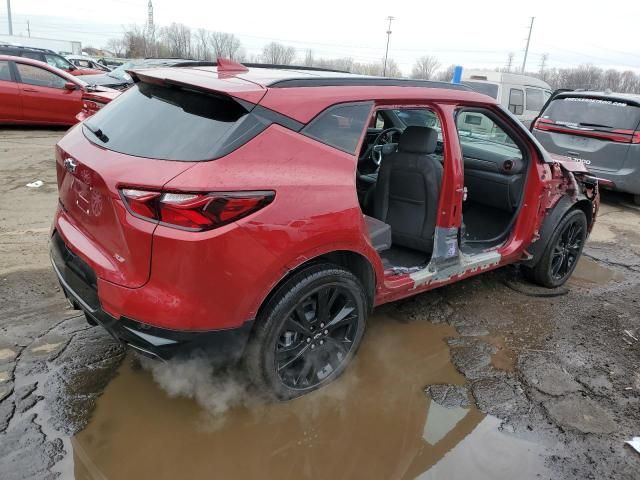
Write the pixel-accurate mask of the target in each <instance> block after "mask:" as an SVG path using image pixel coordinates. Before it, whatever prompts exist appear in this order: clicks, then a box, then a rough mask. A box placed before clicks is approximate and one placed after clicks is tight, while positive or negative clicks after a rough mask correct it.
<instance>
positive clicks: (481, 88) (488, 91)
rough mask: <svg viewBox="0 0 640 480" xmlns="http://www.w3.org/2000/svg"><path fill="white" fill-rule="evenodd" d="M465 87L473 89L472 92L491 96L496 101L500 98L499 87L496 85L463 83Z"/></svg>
mask: <svg viewBox="0 0 640 480" xmlns="http://www.w3.org/2000/svg"><path fill="white" fill-rule="evenodd" d="M462 83H463V84H464V85H466V86H468V87H471V89H472V90H474V91H476V92H478V93H483V94H485V95H489V96H490V97H493V98H495V99H497V98H498V85H496V84H494V83H484V82H462Z"/></svg>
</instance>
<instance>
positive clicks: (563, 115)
mask: <svg viewBox="0 0 640 480" xmlns="http://www.w3.org/2000/svg"><path fill="white" fill-rule="evenodd" d="M542 118H545V119H548V120H553V121H554V122H555V123H557V124H561V125H566V126H568V127H592V128H598V127H599V128H620V129H625V130H636V129H637V128H638V123H640V108H638V107H636V106H633V105H629V104H628V103H626V102H619V101H613V100H606V99H600V98H587V97H569V98H561V99H557V100H553V101H552V102H551V103H550V104H549V106H548V107H547V109H546V110H545V111H544V112H543V114H542Z"/></svg>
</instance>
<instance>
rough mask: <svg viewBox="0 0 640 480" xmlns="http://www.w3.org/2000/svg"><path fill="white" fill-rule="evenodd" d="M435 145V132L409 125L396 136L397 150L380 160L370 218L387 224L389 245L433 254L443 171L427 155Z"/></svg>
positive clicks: (436, 134)
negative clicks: (389, 235) (389, 231)
mask: <svg viewBox="0 0 640 480" xmlns="http://www.w3.org/2000/svg"><path fill="white" fill-rule="evenodd" d="M437 145H438V132H437V131H436V130H435V129H433V128H429V127H416V126H410V127H407V128H406V129H405V130H404V132H403V133H402V135H401V136H400V140H399V142H398V151H397V152H394V153H391V154H389V155H386V156H385V157H384V158H383V160H382V164H381V165H380V171H379V173H378V181H377V184H376V189H375V193H374V200H373V201H374V203H373V214H374V215H373V216H374V217H376V218H377V219H379V220H381V221H383V222H384V223H386V224H389V225H391V234H392V239H393V245H400V246H403V247H407V248H412V249H414V250H419V251H421V252H426V253H431V252H432V251H433V235H434V232H435V226H436V217H437V210H438V201H439V199H440V185H441V183H442V172H443V168H442V165H441V164H440V162H439V161H438V160H437V159H436V158H435V157H432V156H431V154H432V153H434V152H435V150H436V147H437Z"/></svg>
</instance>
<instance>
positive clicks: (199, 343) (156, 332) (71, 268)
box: [50, 233, 253, 364]
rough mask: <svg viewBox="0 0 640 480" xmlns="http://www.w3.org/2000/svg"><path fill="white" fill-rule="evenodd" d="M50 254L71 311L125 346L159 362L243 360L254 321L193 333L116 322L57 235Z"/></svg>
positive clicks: (93, 280)
mask: <svg viewBox="0 0 640 480" xmlns="http://www.w3.org/2000/svg"><path fill="white" fill-rule="evenodd" d="M50 254H51V264H52V266H53V270H54V272H55V273H56V276H57V277H58V281H59V282H60V286H61V287H62V290H63V292H64V294H65V296H66V297H67V299H68V300H69V301H70V303H71V304H72V305H73V306H74V308H77V309H80V310H82V311H84V312H85V314H86V315H87V317H88V320H89V321H93V322H95V323H96V324H99V325H101V326H102V327H103V328H105V329H106V330H107V331H108V332H109V333H110V334H111V336H112V337H113V338H115V339H116V340H117V341H119V342H120V343H122V344H124V345H125V346H128V347H131V348H132V349H134V350H136V351H138V352H140V353H142V354H144V355H146V356H148V357H152V358H156V359H160V360H168V359H170V358H174V357H180V356H186V355H189V354H193V353H195V352H196V351H197V352H202V353H203V354H205V355H207V357H208V358H210V359H211V360H212V361H213V362H214V363H216V364H227V363H233V362H235V361H237V360H238V359H239V358H240V357H241V356H242V354H243V352H244V348H245V346H246V344H247V340H248V338H249V334H250V332H251V328H252V326H253V321H247V322H244V323H243V324H242V325H241V326H240V327H238V328H233V329H226V330H208V331H193V330H171V329H166V328H160V327H155V326H152V325H148V324H145V323H142V322H139V321H137V320H134V319H131V318H127V317H124V316H120V317H119V318H115V317H113V316H111V315H109V314H108V313H106V312H105V311H104V310H103V309H102V308H101V305H100V300H99V297H98V292H97V288H96V277H95V274H94V273H93V271H92V270H91V268H90V267H89V266H88V265H87V264H86V263H85V262H84V261H82V259H80V258H79V257H78V256H76V255H75V254H73V252H71V251H70V250H69V249H68V248H67V247H66V245H65V244H64V241H63V240H62V238H61V237H60V236H59V235H58V234H57V233H54V234H53V236H52V238H51V252H50Z"/></svg>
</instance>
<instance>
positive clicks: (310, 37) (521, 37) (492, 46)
mask: <svg viewBox="0 0 640 480" xmlns="http://www.w3.org/2000/svg"><path fill="white" fill-rule="evenodd" d="M147 1H148V0H99V1H84V2H78V1H75V0H46V1H45V0H11V5H12V13H13V19H14V34H16V33H17V34H21V33H24V34H25V35H26V30H27V27H26V21H27V20H29V21H30V24H31V35H32V36H34V37H35V36H38V37H45V38H56V39H64V40H80V41H82V43H83V45H84V46H87V45H93V46H103V45H104V43H105V42H106V41H107V40H108V39H109V38H111V37H114V36H118V35H119V34H121V32H122V30H123V27H125V26H127V25H130V24H133V23H137V24H139V25H142V24H144V23H145V22H146V15H147ZM590 3H591V2H589V3H587V2H584V1H580V2H578V1H566V0H565V1H562V0H536V1H527V2H515V1H503V0H451V1H446V2H434V1H430V0H421V1H414V0H402V1H398V0H395V1H378V0H369V1H367V2H355V1H349V0H322V1H319V2H311V1H305V0H295V1H294V0H262V1H256V0H241V1H236V2H230V1H224V2H218V1H215V0H209V1H203V0H154V1H153V6H154V19H155V23H156V25H159V26H162V25H167V24H169V23H171V22H180V23H184V24H186V25H188V26H190V27H192V28H206V29H207V30H217V31H224V32H230V33H234V34H236V35H237V36H238V37H239V38H240V40H241V41H242V43H243V45H244V47H245V50H246V51H247V52H248V53H250V54H251V53H259V51H260V50H261V47H262V45H264V44H265V43H267V42H269V41H271V40H277V41H281V42H282V43H286V44H289V45H292V46H294V47H296V49H297V50H298V55H299V57H303V56H304V53H305V52H306V50H307V49H312V50H313V51H314V54H315V56H316V57H326V58H332V57H347V56H348V57H353V58H354V59H355V60H356V61H360V62H372V61H376V60H377V59H380V58H381V57H383V56H384V49H385V42H386V34H385V31H386V30H387V25H386V20H385V17H387V16H389V15H392V16H394V17H396V20H395V21H394V22H393V26H392V31H393V34H392V35H391V43H390V48H389V56H390V58H393V59H394V60H396V61H397V62H398V64H399V65H400V68H401V69H402V70H403V72H405V73H407V74H408V73H409V72H410V71H411V66H412V64H413V62H414V60H415V58H417V57H419V56H421V55H425V54H428V55H433V56H435V57H437V58H438V59H439V60H440V62H441V63H442V65H443V66H446V65H449V64H453V63H455V64H461V65H464V66H467V67H487V68H495V67H501V66H504V65H505V62H506V58H507V54H508V53H509V52H513V53H514V54H515V64H516V65H518V66H520V65H521V63H522V58H523V53H524V47H525V43H526V36H527V33H528V26H529V18H530V17H531V16H535V17H536V19H535V24H534V30H533V37H532V40H531V47H530V53H529V61H528V63H527V67H528V69H529V70H534V69H538V68H539V63H540V57H541V55H542V54H543V53H548V54H549V65H550V66H557V67H569V66H575V65H578V64H580V63H592V64H594V65H597V66H601V67H605V68H607V67H614V68H619V69H631V70H634V71H636V72H640V42H638V41H637V37H636V36H635V35H636V34H637V32H638V21H639V20H640V2H631V1H626V2H615V3H611V4H607V3H603V2H598V4H599V6H598V7H596V6H595V5H596V3H595V2H593V6H591V5H590ZM621 12H622V14H621ZM3 33H7V12H6V1H5V0H0V34H3Z"/></svg>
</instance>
